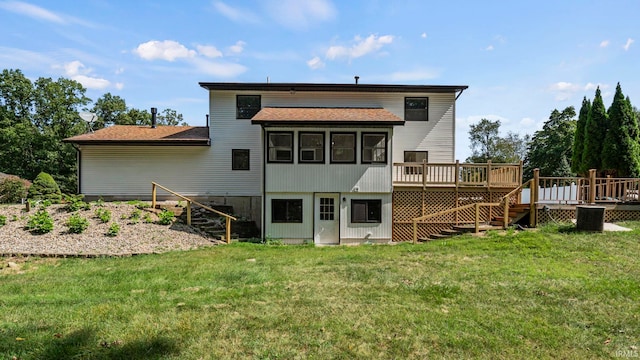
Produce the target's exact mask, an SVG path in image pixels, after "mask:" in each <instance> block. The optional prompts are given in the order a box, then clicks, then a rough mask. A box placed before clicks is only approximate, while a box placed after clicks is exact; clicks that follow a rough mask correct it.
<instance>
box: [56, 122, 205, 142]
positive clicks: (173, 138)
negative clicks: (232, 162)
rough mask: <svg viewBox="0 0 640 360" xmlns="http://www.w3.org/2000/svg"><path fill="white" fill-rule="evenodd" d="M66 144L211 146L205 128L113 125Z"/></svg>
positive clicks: (78, 136)
mask: <svg viewBox="0 0 640 360" xmlns="http://www.w3.org/2000/svg"><path fill="white" fill-rule="evenodd" d="M64 142H69V143H75V144H80V145H84V144H87V145H210V143H211V142H210V140H209V128H208V127H205V126H157V127H155V128H152V127H150V126H138V125H113V126H109V127H106V128H104V129H100V130H97V131H95V132H91V133H86V134H82V135H77V136H73V137H70V138H67V139H64Z"/></svg>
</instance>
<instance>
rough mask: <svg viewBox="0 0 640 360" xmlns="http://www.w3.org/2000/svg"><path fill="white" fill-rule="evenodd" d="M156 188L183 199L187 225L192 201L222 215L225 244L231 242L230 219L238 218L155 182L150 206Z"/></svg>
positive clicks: (152, 184) (152, 203)
mask: <svg viewBox="0 0 640 360" xmlns="http://www.w3.org/2000/svg"><path fill="white" fill-rule="evenodd" d="M158 188H160V189H162V190H164V191H166V192H168V193H169V194H172V195H174V196H177V197H179V198H181V199H183V200H185V201H186V202H187V225H191V204H192V203H193V204H195V205H198V206H200V207H201V208H203V209H205V210H209V211H211V212H213V213H215V214H218V215H220V216H222V217H224V218H225V220H226V224H225V236H226V238H225V240H226V241H227V244H229V243H230V242H231V220H238V219H236V218H235V217H233V216H231V215H229V214H225V213H223V212H222V211H218V210H216V209H212V208H210V207H208V206H206V205H202V204H201V203H199V202H197V201H195V200H193V199H191V198H188V197H186V196H184V195H181V194H178V193H177V192H175V191H173V190H171V189H169V188H167V187H164V186H162V185H160V184H158V183H155V182H152V183H151V208H153V209H155V208H156V197H157V194H158Z"/></svg>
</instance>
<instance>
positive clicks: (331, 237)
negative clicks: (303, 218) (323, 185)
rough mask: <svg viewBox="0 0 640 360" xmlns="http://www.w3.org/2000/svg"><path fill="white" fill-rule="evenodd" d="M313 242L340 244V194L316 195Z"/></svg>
mask: <svg viewBox="0 0 640 360" xmlns="http://www.w3.org/2000/svg"><path fill="white" fill-rule="evenodd" d="M314 207H315V209H314V210H315V211H314V213H315V216H314V221H313V233H314V237H313V241H314V242H315V243H316V244H338V243H339V242H340V239H339V238H340V212H339V210H340V194H316V195H315V205H314Z"/></svg>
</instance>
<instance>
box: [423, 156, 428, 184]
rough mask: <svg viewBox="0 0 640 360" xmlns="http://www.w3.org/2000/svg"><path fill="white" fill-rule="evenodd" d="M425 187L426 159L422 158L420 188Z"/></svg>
mask: <svg viewBox="0 0 640 360" xmlns="http://www.w3.org/2000/svg"><path fill="white" fill-rule="evenodd" d="M426 187H427V160H422V189H425V188H426Z"/></svg>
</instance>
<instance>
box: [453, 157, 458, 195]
mask: <svg viewBox="0 0 640 360" xmlns="http://www.w3.org/2000/svg"><path fill="white" fill-rule="evenodd" d="M454 171H455V172H454V174H453V178H454V179H455V182H456V189H457V188H458V186H459V183H460V160H456V168H455V170H454Z"/></svg>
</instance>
